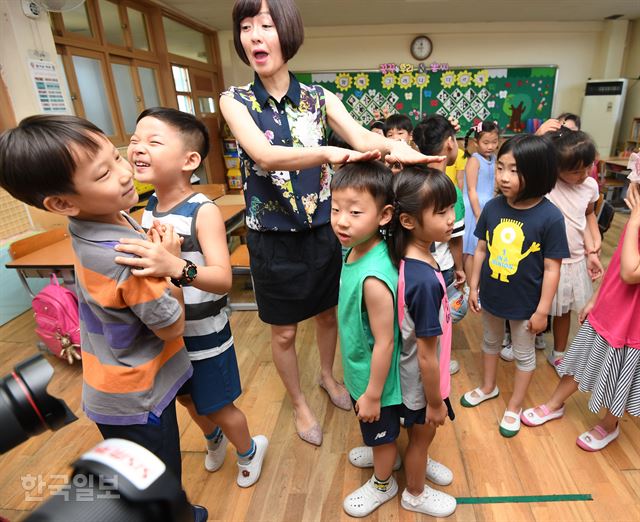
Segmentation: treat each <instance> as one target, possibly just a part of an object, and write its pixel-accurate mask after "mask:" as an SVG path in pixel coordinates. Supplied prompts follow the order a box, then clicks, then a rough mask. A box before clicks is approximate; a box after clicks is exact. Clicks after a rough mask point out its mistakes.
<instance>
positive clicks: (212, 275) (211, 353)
mask: <svg viewBox="0 0 640 522" xmlns="http://www.w3.org/2000/svg"><path fill="white" fill-rule="evenodd" d="M208 150H209V136H208V132H207V128H206V127H205V126H204V124H203V123H202V122H200V121H199V120H198V119H197V118H196V117H195V116H192V115H191V114H188V113H185V112H181V111H178V110H176V109H170V108H164V107H156V108H152V109H147V110H145V111H144V112H142V114H140V116H138V120H137V126H136V129H135V132H134V134H133V136H131V142H130V144H129V149H128V156H129V161H130V162H131V164H132V165H133V166H134V170H135V175H136V179H137V180H138V181H141V182H143V183H151V184H153V186H154V188H155V193H154V194H153V195H152V196H151V197H150V198H149V202H148V203H147V207H146V209H145V211H144V214H143V217H142V226H143V228H144V229H146V230H149V231H150V233H151V235H150V239H149V240H140V239H124V240H123V241H122V244H121V245H119V246H118V247H117V249H118V250H120V251H122V252H127V253H129V254H134V255H136V256H137V257H136V258H131V257H123V258H117V259H116V261H117V262H120V263H123V264H124V265H127V266H132V267H133V266H137V267H140V268H139V269H134V270H133V273H134V275H141V276H149V275H152V276H156V277H165V276H168V277H171V281H172V282H173V283H174V284H175V285H177V286H182V287H183V292H184V301H185V319H186V321H185V329H184V342H185V346H186V347H187V351H188V353H189V357H190V359H191V363H192V364H193V368H194V370H193V376H192V378H191V379H190V380H189V381H188V382H187V383H186V384H185V386H183V388H182V389H181V390H180V391H179V392H178V401H179V402H180V403H181V404H182V405H183V406H185V407H186V408H187V409H188V410H189V413H190V414H191V417H192V418H193V420H194V421H195V422H196V423H197V424H198V426H199V427H200V428H201V429H202V431H203V433H204V435H205V438H206V443H207V455H206V457H205V468H206V469H207V470H208V471H211V472H213V471H217V470H218V469H219V468H220V467H221V466H222V464H223V462H224V458H225V454H226V446H227V441H228V440H230V441H231V442H232V444H233V445H234V446H235V447H236V451H237V458H238V475H237V479H236V482H237V484H238V485H239V486H240V487H249V486H252V485H253V484H255V483H256V481H257V480H258V478H259V477H260V473H261V470H262V462H263V460H264V456H265V453H266V450H267V447H268V444H269V442H268V440H267V438H266V437H265V436H264V435H256V436H255V437H251V435H250V432H249V427H248V424H247V419H246V417H245V415H244V413H242V411H241V410H240V409H238V408H237V407H236V406H235V404H234V401H235V400H236V399H237V398H238V397H239V396H240V394H241V392H242V389H241V386H240V374H239V371H238V362H237V360H236V353H235V348H234V344H233V336H232V335H231V328H230V326H229V318H228V317H227V313H226V310H225V305H226V303H227V296H226V294H227V292H228V291H229V289H230V288H231V264H230V262H229V250H228V247H227V236H226V230H225V226H224V221H223V219H222V215H221V214H220V210H219V209H218V207H217V206H216V205H214V204H212V202H211V201H210V200H209V199H208V198H207V197H206V196H204V195H203V194H197V193H195V192H194V191H193V188H192V187H191V182H190V179H191V175H192V174H193V171H194V170H196V169H197V168H198V166H199V165H200V163H201V161H202V159H203V158H204V157H205V156H206V155H207V152H208ZM174 233H177V235H178V236H179V238H180V240H179V241H172V240H171V238H172V237H176V236H174ZM154 238H155V239H154ZM165 238H167V239H166V240H165Z"/></svg>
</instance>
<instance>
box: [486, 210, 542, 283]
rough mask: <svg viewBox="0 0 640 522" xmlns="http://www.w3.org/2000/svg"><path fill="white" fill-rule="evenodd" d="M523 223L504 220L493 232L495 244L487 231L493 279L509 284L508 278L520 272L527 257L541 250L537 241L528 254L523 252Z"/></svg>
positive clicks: (532, 244)
mask: <svg viewBox="0 0 640 522" xmlns="http://www.w3.org/2000/svg"><path fill="white" fill-rule="evenodd" d="M522 225H523V224H522V223H521V222H520V221H516V220H515V219H506V218H502V219H501V220H500V223H499V224H498V226H497V227H496V228H495V229H494V230H493V243H492V242H491V241H490V240H489V232H488V231H487V249H488V250H489V266H490V267H491V277H493V278H494V279H500V281H503V282H505V283H508V282H509V278H508V276H511V275H513V274H515V273H516V272H517V271H518V265H519V264H520V261H522V260H523V259H524V258H525V257H527V256H528V255H529V254H532V253H533V252H538V251H539V250H540V243H536V242H535V241H534V242H533V243H531V246H530V247H529V249H528V250H527V251H526V252H522V247H523V245H524V233H523V232H522Z"/></svg>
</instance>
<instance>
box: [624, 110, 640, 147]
mask: <svg viewBox="0 0 640 522" xmlns="http://www.w3.org/2000/svg"><path fill="white" fill-rule="evenodd" d="M639 150H640V118H633V121H632V122H631V133H630V134H629V138H628V139H627V141H625V144H624V151H625V152H626V153H628V154H630V153H632V152H638V151H639Z"/></svg>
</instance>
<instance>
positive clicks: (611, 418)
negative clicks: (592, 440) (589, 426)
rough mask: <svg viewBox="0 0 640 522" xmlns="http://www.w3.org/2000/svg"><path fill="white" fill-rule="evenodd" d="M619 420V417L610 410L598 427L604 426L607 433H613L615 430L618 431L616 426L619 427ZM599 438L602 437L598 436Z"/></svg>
mask: <svg viewBox="0 0 640 522" xmlns="http://www.w3.org/2000/svg"><path fill="white" fill-rule="evenodd" d="M619 420H620V419H618V417H616V416H615V415H613V414H612V413H611V412H610V411H609V410H607V413H605V415H604V417H603V418H602V419H601V420H600V422H598V426H602V428H604V431H606V432H607V433H611V432H612V431H613V430H615V429H616V426H617V425H618V421H619ZM598 435H599V434H598ZM598 438H602V437H599V436H598Z"/></svg>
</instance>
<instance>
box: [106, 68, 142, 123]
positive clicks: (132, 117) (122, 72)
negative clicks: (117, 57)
mask: <svg viewBox="0 0 640 522" xmlns="http://www.w3.org/2000/svg"><path fill="white" fill-rule="evenodd" d="M111 70H112V72H113V79H114V81H115V84H116V93H117V95H118V102H119V104H120V115H121V116H122V121H123V122H124V131H125V134H133V132H134V131H135V129H136V118H137V117H138V103H139V102H141V101H142V100H141V99H140V97H139V96H138V95H137V94H136V89H135V87H134V85H133V77H132V75H131V66H130V65H125V64H122V63H112V64H111Z"/></svg>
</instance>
